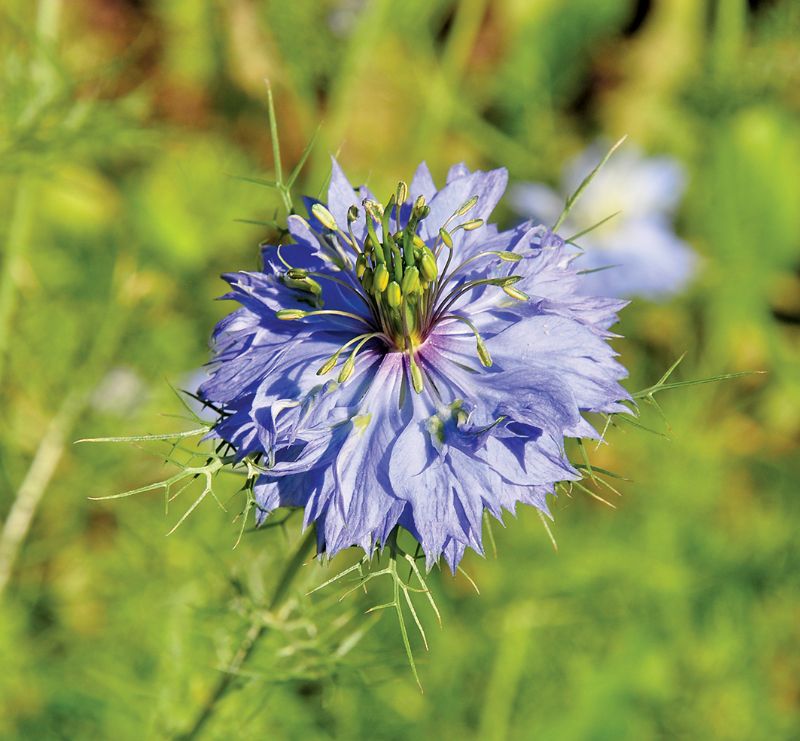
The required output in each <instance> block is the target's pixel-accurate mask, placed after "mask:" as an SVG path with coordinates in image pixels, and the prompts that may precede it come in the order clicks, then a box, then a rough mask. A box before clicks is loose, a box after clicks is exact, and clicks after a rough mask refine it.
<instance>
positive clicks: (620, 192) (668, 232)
mask: <svg viewBox="0 0 800 741" xmlns="http://www.w3.org/2000/svg"><path fill="white" fill-rule="evenodd" d="M607 151H608V146H600V145H594V146H591V147H589V148H588V149H587V150H586V151H585V152H582V153H581V154H579V155H578V156H577V157H575V158H574V159H573V160H571V161H570V162H569V163H568V164H567V165H566V167H565V168H564V174H563V176H562V178H561V183H560V187H559V188H558V189H557V190H554V189H552V188H549V187H548V186H546V185H543V184H541V183H520V184H518V185H517V186H516V187H515V188H514V190H513V192H512V194H511V200H512V203H513V206H514V208H515V210H516V211H517V213H519V214H520V216H523V217H526V218H534V219H537V220H538V221H539V222H541V223H543V224H548V225H553V224H555V223H556V220H557V219H558V218H559V216H560V215H561V212H562V210H563V209H564V204H565V203H566V200H567V198H569V197H570V196H571V195H572V194H573V193H575V192H576V191H577V190H578V188H579V187H580V185H581V183H582V182H583V180H584V178H586V177H587V175H588V174H589V173H591V172H592V170H593V169H594V168H595V167H597V165H598V164H599V163H600V162H601V161H602V160H603V157H604V156H605V154H606V152H607ZM684 190H685V173H684V170H683V168H682V167H681V165H680V164H679V163H678V162H677V161H676V160H673V159H670V158H668V157H644V156H643V155H642V153H641V152H640V151H638V149H637V148H635V147H633V146H632V145H630V144H627V145H626V144H623V145H622V150H621V151H618V152H616V153H615V154H614V155H612V156H611V157H610V158H609V160H608V161H607V162H605V164H604V165H603V167H602V168H601V169H600V171H599V172H598V173H597V174H596V175H595V176H594V177H593V178H592V181H591V184H590V185H589V186H588V187H587V188H586V189H585V190H584V191H583V192H582V193H581V195H580V198H579V199H578V200H577V201H576V202H575V203H574V205H573V206H572V208H571V209H570V211H569V215H568V217H567V218H566V219H565V221H564V222H563V224H562V226H561V230H560V231H561V233H562V234H564V235H565V237H566V238H568V239H570V238H574V239H575V242H576V243H577V244H578V245H580V247H581V249H582V250H584V252H585V255H583V257H582V258H581V261H580V266H581V269H582V270H586V271H587V272H588V271H591V272H588V274H587V276H586V279H585V283H584V286H585V288H584V290H585V291H587V292H591V293H593V294H594V295H596V296H617V297H620V298H628V297H632V296H641V297H645V298H649V299H653V300H657V299H664V298H666V297H668V296H669V295H670V294H674V293H677V292H678V291H680V290H681V289H683V288H685V286H686V284H687V283H688V281H689V279H690V278H691V277H692V273H693V272H694V270H695V267H696V262H697V256H696V255H695V254H694V253H693V252H692V249H691V247H689V245H687V244H686V243H685V242H684V241H683V240H681V239H680V238H679V237H678V236H677V235H676V234H675V230H674V226H673V224H672V220H673V216H674V213H675V210H676V208H677V207H678V203H679V201H680V198H681V196H682V195H683V192H684ZM578 235H579V236H578Z"/></svg>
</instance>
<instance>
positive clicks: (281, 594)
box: [176, 527, 316, 741]
mask: <svg viewBox="0 0 800 741" xmlns="http://www.w3.org/2000/svg"><path fill="white" fill-rule="evenodd" d="M315 541H316V533H315V529H314V528H313V527H310V528H309V529H308V532H307V533H306V534H305V535H304V536H303V539H302V541H301V542H300V545H299V546H298V547H297V550H296V551H295V552H294V555H293V556H292V558H291V559H290V560H289V562H288V563H287V564H286V567H285V568H284V570H283V573H282V574H281V578H280V579H279V581H278V585H277V586H276V587H275V592H274V593H273V595H272V599H271V600H270V602H269V605H268V606H267V609H268V610H269V611H270V612H272V611H273V610H275V609H277V608H278V607H279V606H280V605H281V603H282V602H283V600H284V598H285V597H286V593H287V592H288V591H289V587H290V586H291V585H292V582H293V581H294V578H295V577H296V576H297V572H298V571H299V570H300V567H301V566H302V565H303V563H304V562H305V560H306V556H307V555H308V554H309V553H310V552H311V549H312V547H313V546H314V543H315ZM266 632H267V625H266V624H265V622H264V620H263V618H262V617H261V616H257V617H256V618H255V620H253V622H252V623H251V624H250V628H249V629H248V631H247V633H246V635H245V637H244V640H242V642H241V644H240V645H239V649H238V650H237V651H236V654H235V655H234V657H233V659H232V660H231V663H230V664H229V665H228V668H227V670H226V671H225V672H224V673H223V674H222V675H221V676H220V678H219V680H218V681H217V683H216V685H215V686H214V689H213V690H212V692H211V694H210V695H209V697H208V699H207V700H206V702H205V703H204V704H203V706H202V707H201V708H200V712H199V713H198V714H197V717H196V718H195V719H194V722H193V723H192V725H191V727H190V728H189V730H188V731H186V732H185V733H183V734H181V735H179V736H177V737H176V738H178V739H181V741H188V740H189V739H193V738H197V736H198V735H199V734H200V733H201V732H202V730H203V728H205V726H206V724H207V723H208V721H209V720H211V718H212V717H213V715H214V713H215V712H216V710H217V706H218V705H219V702H220V700H222V698H223V697H225V695H226V694H227V693H228V690H229V689H230V688H231V685H232V684H233V682H234V680H235V679H236V678H237V676H238V674H239V671H240V669H241V668H242V666H244V664H245V663H246V662H247V661H248V659H249V658H250V657H251V656H252V655H253V651H254V650H255V647H256V645H257V644H258V642H259V640H260V639H261V638H262V637H263V636H264V635H265V634H266Z"/></svg>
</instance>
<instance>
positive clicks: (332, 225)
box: [311, 203, 339, 232]
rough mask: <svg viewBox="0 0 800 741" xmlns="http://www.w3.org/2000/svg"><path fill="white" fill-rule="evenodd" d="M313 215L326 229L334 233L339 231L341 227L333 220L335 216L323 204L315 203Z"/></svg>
mask: <svg viewBox="0 0 800 741" xmlns="http://www.w3.org/2000/svg"><path fill="white" fill-rule="evenodd" d="M311 213H312V214H314V216H316V217H317V221H319V223H320V224H322V226H324V227H325V228H326V229H330V230H331V231H332V232H336V231H339V227H338V226H337V224H336V219H334V218H333V214H332V213H331V212H330V211H328V209H327V208H325V206H323V205H322V204H321V203H315V204H314V205H313V206H312V207H311Z"/></svg>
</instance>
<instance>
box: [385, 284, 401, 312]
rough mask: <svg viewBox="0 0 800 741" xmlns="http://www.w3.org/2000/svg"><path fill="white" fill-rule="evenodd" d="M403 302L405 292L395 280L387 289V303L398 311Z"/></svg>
mask: <svg viewBox="0 0 800 741" xmlns="http://www.w3.org/2000/svg"><path fill="white" fill-rule="evenodd" d="M402 302H403V292H402V291H401V290H400V286H399V285H398V283H397V281H394V280H393V281H392V282H391V283H390V284H389V285H388V286H387V287H386V303H388V304H389V306H391V307H392V308H393V309H396V308H397V307H398V306H400V304H401V303H402Z"/></svg>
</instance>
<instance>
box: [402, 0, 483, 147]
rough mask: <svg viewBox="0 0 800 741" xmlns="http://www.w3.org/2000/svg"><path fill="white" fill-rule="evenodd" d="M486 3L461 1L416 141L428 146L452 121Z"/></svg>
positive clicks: (473, 0) (434, 78)
mask: <svg viewBox="0 0 800 741" xmlns="http://www.w3.org/2000/svg"><path fill="white" fill-rule="evenodd" d="M486 3H487V0H463V2H461V3H459V4H458V10H457V11H456V17H455V20H454V22H453V28H452V30H451V31H450V34H449V36H448V39H447V46H446V47H445V49H444V52H443V54H442V63H441V66H440V68H439V70H438V74H435V75H434V77H433V81H432V84H431V85H429V87H428V97H427V100H426V101H425V109H424V110H423V112H422V115H421V116H420V119H419V124H418V129H417V135H416V136H415V137H414V141H416V142H421V144H420V146H423V145H424V146H425V147H428V146H430V142H432V141H433V142H435V141H437V138H438V136H439V134H440V133H441V131H442V130H443V129H444V128H445V127H446V126H447V125H448V124H449V123H450V119H451V117H452V115H453V111H454V109H455V107H456V106H457V105H458V102H457V101H456V98H457V97H458V92H457V91H458V90H459V87H460V85H461V78H462V77H463V75H464V69H465V67H466V65H467V62H468V61H469V55H470V52H471V51H472V48H473V47H474V46H475V41H476V39H477V37H478V32H479V31H480V28H481V23H482V21H483V18H484V16H485V15H486ZM452 91H455V92H452ZM419 158H420V157H416V159H419Z"/></svg>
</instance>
